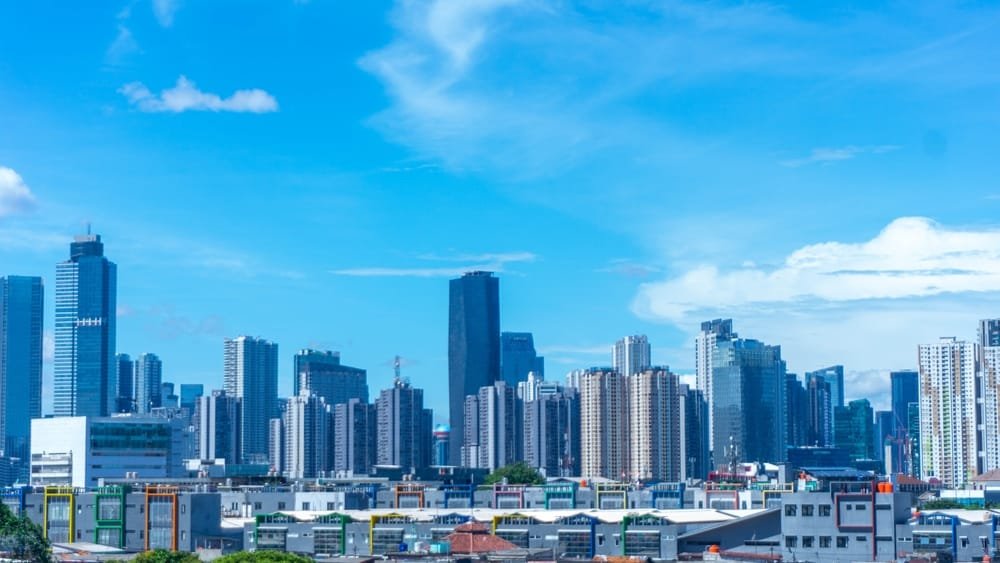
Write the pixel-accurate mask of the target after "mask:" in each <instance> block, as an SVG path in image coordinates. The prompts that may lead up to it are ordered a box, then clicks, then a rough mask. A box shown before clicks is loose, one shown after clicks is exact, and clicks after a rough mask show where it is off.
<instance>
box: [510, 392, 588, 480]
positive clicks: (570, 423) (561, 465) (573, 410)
mask: <svg viewBox="0 0 1000 563" xmlns="http://www.w3.org/2000/svg"><path fill="white" fill-rule="evenodd" d="M524 461H525V462H527V463H528V465H530V466H532V467H534V468H537V469H539V470H540V471H542V472H543V473H544V474H545V475H546V476H547V477H571V476H577V475H580V401H579V394H578V392H577V391H576V389H573V388H572V387H566V388H563V387H559V388H558V390H557V391H555V392H552V393H537V394H536V395H535V398H534V399H533V400H530V401H526V402H525V403H524Z"/></svg>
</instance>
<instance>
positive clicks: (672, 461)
mask: <svg viewBox="0 0 1000 563" xmlns="http://www.w3.org/2000/svg"><path fill="white" fill-rule="evenodd" d="M677 386H678V379H677V376H676V375H675V374H673V373H670V371H669V370H668V369H667V368H665V367H657V368H647V369H646V370H644V371H641V372H639V373H633V374H632V375H629V376H628V377H627V378H626V383H625V387H626V390H627V393H628V424H629V430H628V436H629V449H628V453H629V462H628V472H629V477H631V478H633V479H636V480H641V481H677V480H679V479H680V477H681V449H682V448H681V442H682V440H681V433H680V429H681V419H680V408H681V405H680V399H679V397H678V389H677Z"/></svg>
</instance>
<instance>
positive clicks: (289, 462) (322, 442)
mask: <svg viewBox="0 0 1000 563" xmlns="http://www.w3.org/2000/svg"><path fill="white" fill-rule="evenodd" d="M281 422H282V424H281V425H282V428H283V429H284V440H283V442H282V450H283V452H282V453H283V454H284V462H283V463H282V469H283V473H284V475H285V477H288V478H289V479H314V478H316V477H325V476H326V474H327V472H329V471H330V470H331V469H332V467H331V465H332V461H333V457H332V455H331V452H330V446H331V445H333V444H332V442H333V440H332V434H331V432H330V427H331V422H332V413H331V412H330V407H329V405H327V404H326V401H324V400H323V398H322V397H317V396H316V395H310V394H309V392H308V391H306V390H304V389H303V390H302V391H301V393H300V394H299V395H297V396H295V397H290V398H289V399H288V402H287V404H286V406H285V414H284V417H282V421H281Z"/></svg>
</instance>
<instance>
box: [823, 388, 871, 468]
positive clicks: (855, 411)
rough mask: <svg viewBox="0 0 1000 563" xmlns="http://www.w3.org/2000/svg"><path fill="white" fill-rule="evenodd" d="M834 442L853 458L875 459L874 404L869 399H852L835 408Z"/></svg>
mask: <svg viewBox="0 0 1000 563" xmlns="http://www.w3.org/2000/svg"><path fill="white" fill-rule="evenodd" d="M833 412H834V414H833V418H834V431H833V443H834V445H835V446H836V447H838V448H843V449H844V450H846V451H847V455H849V456H850V457H851V460H855V461H856V460H859V459H874V457H875V445H874V443H873V442H874V435H875V431H874V428H872V419H873V412H872V405H871V403H869V402H868V399H857V400H854V401H851V402H850V403H848V404H847V406H846V407H836V408H834V410H833Z"/></svg>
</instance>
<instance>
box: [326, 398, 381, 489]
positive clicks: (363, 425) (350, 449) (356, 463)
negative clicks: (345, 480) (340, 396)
mask: <svg viewBox="0 0 1000 563" xmlns="http://www.w3.org/2000/svg"><path fill="white" fill-rule="evenodd" d="M333 427H334V429H333V439H334V448H333V454H334V458H333V469H334V470H335V471H337V472H338V473H341V472H342V473H346V474H348V475H355V476H362V475H367V474H368V473H369V472H370V471H371V469H372V466H374V465H375V452H376V448H377V447H378V439H377V433H376V432H377V429H378V417H377V414H376V411H375V405H369V404H367V403H363V402H361V401H360V400H358V399H351V400H350V401H348V402H346V403H342V404H339V405H335V406H334V407H333Z"/></svg>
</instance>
